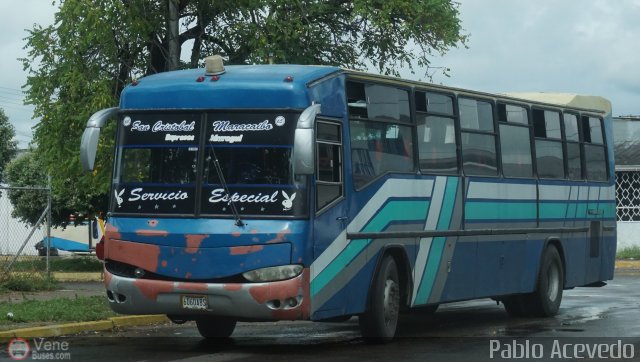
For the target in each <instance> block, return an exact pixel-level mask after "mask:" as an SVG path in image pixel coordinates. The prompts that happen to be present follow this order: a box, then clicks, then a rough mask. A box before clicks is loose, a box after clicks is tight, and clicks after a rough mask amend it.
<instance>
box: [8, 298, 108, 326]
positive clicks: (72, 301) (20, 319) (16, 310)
mask: <svg viewBox="0 0 640 362" xmlns="http://www.w3.org/2000/svg"><path fill="white" fill-rule="evenodd" d="M9 312H11V313H12V314H13V317H11V318H10V317H8V316H7V313H9ZM114 316H115V313H113V312H112V311H111V309H110V308H109V303H108V302H107V298H105V297H97V296H93V297H75V298H57V299H51V300H27V301H24V302H20V303H6V302H5V303H0V324H1V325H7V324H8V325H11V324H17V323H33V322H87V321H97V320H103V319H107V318H109V317H114Z"/></svg>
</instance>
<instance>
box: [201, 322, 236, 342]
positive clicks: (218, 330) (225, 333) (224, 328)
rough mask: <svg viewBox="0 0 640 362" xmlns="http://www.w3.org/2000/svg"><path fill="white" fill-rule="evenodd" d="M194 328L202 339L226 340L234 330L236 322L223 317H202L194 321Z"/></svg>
mask: <svg viewBox="0 0 640 362" xmlns="http://www.w3.org/2000/svg"><path fill="white" fill-rule="evenodd" d="M196 326H197V327H198V332H200V335H201V336H202V337H204V338H207V339H213V338H228V337H229V336H231V334H232V333H233V330H234V329H235V328H236V320H235V319H231V318H225V317H202V318H198V319H196Z"/></svg>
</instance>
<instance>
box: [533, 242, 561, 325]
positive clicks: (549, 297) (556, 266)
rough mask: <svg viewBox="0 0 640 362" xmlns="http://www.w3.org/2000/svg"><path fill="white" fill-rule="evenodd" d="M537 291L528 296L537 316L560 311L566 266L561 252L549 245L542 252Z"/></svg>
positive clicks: (547, 315) (549, 315)
mask: <svg viewBox="0 0 640 362" xmlns="http://www.w3.org/2000/svg"><path fill="white" fill-rule="evenodd" d="M536 286H537V288H536V291H535V292H533V293H531V294H530V295H528V296H527V299H528V300H527V302H528V303H527V304H528V307H529V312H530V313H531V315H533V316H535V317H552V316H554V315H556V314H557V313H558V310H559V309H560V302H561V301H562V290H563V289H564V268H563V266H562V259H561V258H560V253H558V249H557V248H556V247H555V246H552V245H549V246H548V247H547V248H546V249H545V251H544V253H543V254H542V262H541V263H540V272H539V273H538V282H537V285H536Z"/></svg>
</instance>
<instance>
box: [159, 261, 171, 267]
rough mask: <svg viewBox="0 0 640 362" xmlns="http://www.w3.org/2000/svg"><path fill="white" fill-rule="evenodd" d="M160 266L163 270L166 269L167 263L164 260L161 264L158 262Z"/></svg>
mask: <svg viewBox="0 0 640 362" xmlns="http://www.w3.org/2000/svg"><path fill="white" fill-rule="evenodd" d="M160 265H162V267H163V268H166V267H167V265H169V263H168V262H167V261H166V260H163V261H162V262H160Z"/></svg>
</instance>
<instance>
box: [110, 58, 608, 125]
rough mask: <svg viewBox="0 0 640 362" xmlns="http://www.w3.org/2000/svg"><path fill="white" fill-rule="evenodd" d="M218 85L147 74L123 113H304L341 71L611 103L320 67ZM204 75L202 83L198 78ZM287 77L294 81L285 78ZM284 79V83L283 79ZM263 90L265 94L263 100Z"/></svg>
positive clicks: (126, 95) (588, 107) (596, 108)
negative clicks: (312, 93) (313, 94)
mask: <svg viewBox="0 0 640 362" xmlns="http://www.w3.org/2000/svg"><path fill="white" fill-rule="evenodd" d="M225 70H226V72H225V73H224V74H221V75H220V76H219V79H218V80H216V81H213V80H212V77H211V76H205V71H204V68H199V69H189V70H179V71H174V72H165V73H158V74H154V75H150V76H147V77H144V78H142V79H140V81H139V82H138V83H137V84H136V85H129V86H128V87H126V88H125V90H124V91H123V93H122V96H121V98H120V108H121V109H212V108H227V109H236V108H237V109H267V108H293V109H304V108H306V107H307V106H308V105H309V103H310V100H309V95H308V94H307V92H306V91H307V86H308V85H309V84H312V83H313V82H315V81H318V80H320V79H322V78H325V77H328V76H331V75H333V74H337V73H344V74H347V75H349V76H350V77H353V78H355V79H361V80H377V81H382V82H385V83H391V84H395V85H397V86H405V87H412V86H413V87H419V88H432V89H436V90H440V91H450V92H455V93H459V94H460V93H464V94H470V95H478V96H484V97H491V98H499V99H503V100H513V101H518V100H520V101H525V102H530V103H534V104H538V105H551V106H560V107H570V108H575V109H579V110H582V111H591V112H597V113H604V114H611V102H609V101H608V100H607V99H605V98H602V97H599V96H586V95H578V94H569V93H535V92H530V93H503V94H491V93H485V92H479V91H473V90H468V89H461V88H455V87H448V86H442V85H436V84H430V83H424V82H418V81H413V80H406V79H400V78H395V77H390V76H384V75H377V74H371V73H365V72H360V71H355V70H351V69H344V68H339V67H333V66H320V65H292V64H275V65H228V66H225ZM200 77H204V78H203V80H202V81H198V78H200ZM287 77H291V78H292V79H287ZM285 79H287V80H285ZM265 89H268V90H269V95H268V96H265Z"/></svg>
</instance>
